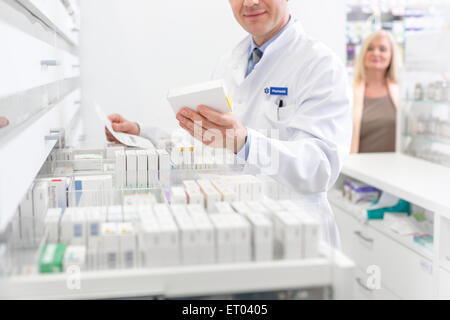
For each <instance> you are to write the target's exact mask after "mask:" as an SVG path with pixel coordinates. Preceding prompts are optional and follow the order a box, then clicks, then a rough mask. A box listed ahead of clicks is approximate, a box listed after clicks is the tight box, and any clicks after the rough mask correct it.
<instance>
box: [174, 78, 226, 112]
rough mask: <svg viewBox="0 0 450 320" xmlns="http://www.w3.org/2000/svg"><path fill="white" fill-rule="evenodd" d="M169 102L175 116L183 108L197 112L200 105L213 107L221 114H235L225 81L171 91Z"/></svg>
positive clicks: (215, 81)
mask: <svg viewBox="0 0 450 320" xmlns="http://www.w3.org/2000/svg"><path fill="white" fill-rule="evenodd" d="M167 100H168V101H169V102H170V104H171V106H172V109H173V111H174V112H175V114H177V113H178V112H180V110H181V109H182V108H183V107H187V108H190V109H192V110H195V111H197V107H198V106H199V105H205V106H213V107H214V108H215V110H217V111H219V112H233V104H232V101H231V97H230V95H229V93H228V91H227V89H226V88H225V83H224V81H223V80H214V81H209V82H204V83H199V84H196V85H192V86H188V87H184V88H176V89H172V90H170V91H169V93H168V96H167Z"/></svg>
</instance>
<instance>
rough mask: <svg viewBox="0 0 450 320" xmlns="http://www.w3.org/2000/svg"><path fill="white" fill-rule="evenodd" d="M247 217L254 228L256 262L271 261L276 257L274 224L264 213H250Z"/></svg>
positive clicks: (254, 255)
mask: <svg viewBox="0 0 450 320" xmlns="http://www.w3.org/2000/svg"><path fill="white" fill-rule="evenodd" d="M245 217H246V218H247V219H248V221H249V222H250V223H251V225H252V227H253V232H252V246H253V259H254V261H271V260H273V255H274V234H273V224H272V222H271V221H270V220H269V219H268V218H266V217H265V216H264V215H263V214H262V213H257V212H249V213H246V214H245Z"/></svg>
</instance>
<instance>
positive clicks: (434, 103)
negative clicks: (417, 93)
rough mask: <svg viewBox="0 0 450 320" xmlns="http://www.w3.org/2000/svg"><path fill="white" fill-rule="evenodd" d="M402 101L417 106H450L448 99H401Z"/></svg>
mask: <svg viewBox="0 0 450 320" xmlns="http://www.w3.org/2000/svg"><path fill="white" fill-rule="evenodd" d="M403 101H404V102H405V103H407V104H415V105H417V106H419V105H420V106H442V105H445V106H448V107H450V101H436V100H429V99H424V100H415V99H403Z"/></svg>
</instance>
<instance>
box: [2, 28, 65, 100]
mask: <svg viewBox="0 0 450 320" xmlns="http://www.w3.org/2000/svg"><path fill="white" fill-rule="evenodd" d="M0 39H2V42H3V43H8V44H9V45H8V46H4V47H3V48H2V50H0V70H2V72H1V73H0V97H4V96H9V95H12V94H15V93H18V92H22V91H25V90H28V89H31V88H35V87H39V86H42V85H45V84H48V83H52V82H55V81H57V80H60V79H62V78H63V77H64V72H63V70H64V68H63V62H64V61H62V60H61V57H60V56H58V54H57V50H56V49H55V48H54V47H52V46H50V45H49V44H47V43H46V42H43V41H41V40H38V39H36V38H34V37H32V36H29V35H28V34H26V33H23V32H22V31H20V30H18V29H16V28H14V27H12V26H10V25H8V24H7V23H5V22H2V21H0Z"/></svg>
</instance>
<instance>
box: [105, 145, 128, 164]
mask: <svg viewBox="0 0 450 320" xmlns="http://www.w3.org/2000/svg"><path fill="white" fill-rule="evenodd" d="M117 152H125V148H124V147H123V146H121V145H117V146H107V147H106V159H109V160H116V154H117Z"/></svg>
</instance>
